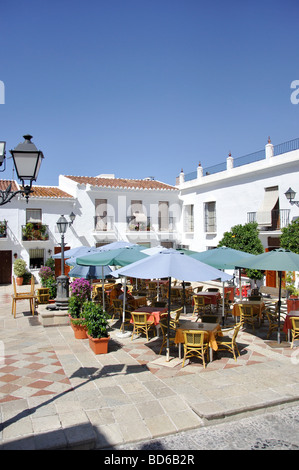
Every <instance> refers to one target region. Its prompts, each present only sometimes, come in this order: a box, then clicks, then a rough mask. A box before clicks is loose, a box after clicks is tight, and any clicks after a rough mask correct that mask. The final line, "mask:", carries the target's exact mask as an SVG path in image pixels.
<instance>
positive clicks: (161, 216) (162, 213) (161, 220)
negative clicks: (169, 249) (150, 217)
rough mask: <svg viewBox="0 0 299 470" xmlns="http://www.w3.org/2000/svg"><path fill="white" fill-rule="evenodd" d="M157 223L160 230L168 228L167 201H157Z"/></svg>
mask: <svg viewBox="0 0 299 470" xmlns="http://www.w3.org/2000/svg"><path fill="white" fill-rule="evenodd" d="M158 225H159V231H160V232H163V231H164V232H165V231H166V232H167V231H168V230H169V204H168V201H159V206H158Z"/></svg>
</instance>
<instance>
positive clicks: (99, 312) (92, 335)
mask: <svg viewBox="0 0 299 470" xmlns="http://www.w3.org/2000/svg"><path fill="white" fill-rule="evenodd" d="M83 314H84V318H85V321H84V324H85V325H86V327H87V336H88V339H89V346H90V348H91V349H92V351H93V352H94V353H95V354H106V353H107V352H108V342H109V339H110V336H109V333H108V330H109V324H108V318H110V317H109V315H108V314H107V313H106V312H104V311H103V308H102V306H101V305H100V304H95V303H94V302H91V301H89V302H85V303H84V305H83Z"/></svg>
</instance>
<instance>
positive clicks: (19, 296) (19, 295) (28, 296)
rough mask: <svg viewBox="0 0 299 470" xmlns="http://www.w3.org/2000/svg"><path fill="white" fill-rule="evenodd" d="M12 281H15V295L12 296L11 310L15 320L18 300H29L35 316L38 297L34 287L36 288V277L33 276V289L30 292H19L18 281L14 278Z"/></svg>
mask: <svg viewBox="0 0 299 470" xmlns="http://www.w3.org/2000/svg"><path fill="white" fill-rule="evenodd" d="M12 281H13V291H14V293H13V294H12V296H11V297H12V309H11V313H12V315H13V316H14V318H16V313H17V301H18V300H29V304H30V310H31V313H32V315H34V311H35V300H36V296H35V292H34V287H35V285H34V277H33V276H31V288H30V291H29V292H17V288H16V281H15V278H14V277H13V278H12Z"/></svg>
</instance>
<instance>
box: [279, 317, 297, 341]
mask: <svg viewBox="0 0 299 470" xmlns="http://www.w3.org/2000/svg"><path fill="white" fill-rule="evenodd" d="M292 317H299V311H298V310H291V311H290V312H289V313H288V314H287V315H286V317H285V320H284V324H283V332H284V333H285V334H286V335H287V336H288V341H289V342H290V336H291V335H290V333H291V329H292V321H291V318H292Z"/></svg>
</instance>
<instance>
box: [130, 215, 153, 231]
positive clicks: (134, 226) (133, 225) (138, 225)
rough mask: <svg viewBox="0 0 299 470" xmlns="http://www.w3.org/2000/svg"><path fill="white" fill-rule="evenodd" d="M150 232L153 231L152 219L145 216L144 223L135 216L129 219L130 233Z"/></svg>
mask: <svg viewBox="0 0 299 470" xmlns="http://www.w3.org/2000/svg"><path fill="white" fill-rule="evenodd" d="M140 219H141V218H140ZM150 230H152V227H151V218H150V217H145V216H144V221H138V220H137V219H136V217H134V216H130V217H127V231H128V232H149V231H150Z"/></svg>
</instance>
